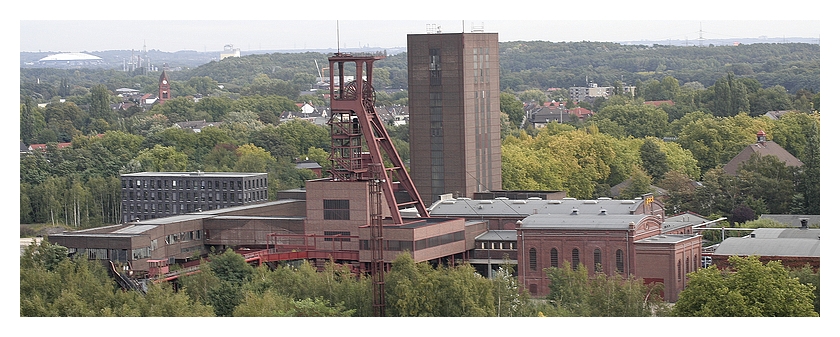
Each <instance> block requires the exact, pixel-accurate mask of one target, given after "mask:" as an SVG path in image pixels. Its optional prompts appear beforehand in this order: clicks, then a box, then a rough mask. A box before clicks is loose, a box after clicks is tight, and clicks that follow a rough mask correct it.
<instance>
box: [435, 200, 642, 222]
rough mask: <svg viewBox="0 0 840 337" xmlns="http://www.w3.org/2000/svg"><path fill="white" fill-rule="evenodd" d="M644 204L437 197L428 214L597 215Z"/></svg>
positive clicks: (611, 201)
mask: <svg viewBox="0 0 840 337" xmlns="http://www.w3.org/2000/svg"><path fill="white" fill-rule="evenodd" d="M643 204H644V200H642V199H634V200H615V199H598V200H577V199H571V198H565V199H562V200H541V199H540V200H536V199H528V200H511V199H493V200H473V199H467V198H459V199H447V200H439V201H436V202H435V203H434V204H432V206H431V207H429V215H431V216H435V217H459V216H468V217H481V216H495V217H511V218H514V217H520V218H522V217H526V216H528V215H531V214H544V213H548V214H571V213H572V211H573V210H575V209H576V210H578V214H580V215H584V214H591V215H596V214H598V213H600V212H601V210H602V209H604V210H606V211H607V213H608V214H614V215H619V214H631V213H633V212H634V211H635V210H636V209H638V208H639V207H641V206H642V205H643Z"/></svg>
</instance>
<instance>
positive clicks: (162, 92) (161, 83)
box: [158, 70, 169, 103]
mask: <svg viewBox="0 0 840 337" xmlns="http://www.w3.org/2000/svg"><path fill="white" fill-rule="evenodd" d="M158 100H159V101H160V102H161V103H163V102H166V101H168V100H169V75H166V70H164V71H163V72H162V73H161V74H160V80H158Z"/></svg>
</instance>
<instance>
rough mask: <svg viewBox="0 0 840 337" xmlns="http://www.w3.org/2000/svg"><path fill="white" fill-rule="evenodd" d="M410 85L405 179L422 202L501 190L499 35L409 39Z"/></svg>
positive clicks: (451, 35)
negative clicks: (408, 171)
mask: <svg viewBox="0 0 840 337" xmlns="http://www.w3.org/2000/svg"><path fill="white" fill-rule="evenodd" d="M408 87H409V102H410V104H411V110H410V113H411V115H410V121H409V129H410V135H411V136H410V140H411V177H412V180H413V181H414V184H415V185H416V187H417V190H418V192H419V193H420V196H421V197H422V199H423V200H426V203H427V204H428V205H431V203H433V202H435V201H436V200H438V197H439V196H440V195H441V194H446V193H452V194H453V195H454V196H457V197H470V198H471V197H472V195H473V193H475V192H481V191H491V190H498V189H501V188H502V168H501V166H502V159H501V140H500V137H501V135H500V125H499V124H500V120H499V118H500V114H501V112H500V105H499V35H498V34H497V33H432V34H410V35H408ZM428 205H427V206H428Z"/></svg>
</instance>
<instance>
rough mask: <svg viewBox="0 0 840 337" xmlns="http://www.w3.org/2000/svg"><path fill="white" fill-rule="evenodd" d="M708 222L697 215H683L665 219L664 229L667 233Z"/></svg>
mask: <svg viewBox="0 0 840 337" xmlns="http://www.w3.org/2000/svg"><path fill="white" fill-rule="evenodd" d="M706 222H709V219H706V218H704V217H702V216H699V215H697V214H693V213H682V214H677V215H675V216H672V217H668V218H665V221H663V222H662V229H663V230H666V231H667V230H672V229H676V228H682V227H686V226H695V225H699V224H702V223H706Z"/></svg>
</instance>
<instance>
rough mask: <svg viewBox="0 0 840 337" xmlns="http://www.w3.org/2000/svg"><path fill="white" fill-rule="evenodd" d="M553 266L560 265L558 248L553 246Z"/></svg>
mask: <svg viewBox="0 0 840 337" xmlns="http://www.w3.org/2000/svg"><path fill="white" fill-rule="evenodd" d="M551 266H552V267H555V268H557V267H559V266H560V262H559V259H558V258H557V248H551Z"/></svg>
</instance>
